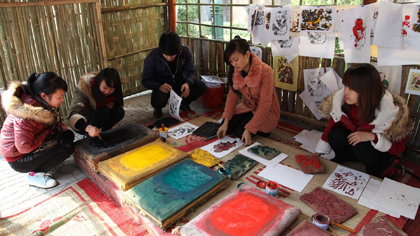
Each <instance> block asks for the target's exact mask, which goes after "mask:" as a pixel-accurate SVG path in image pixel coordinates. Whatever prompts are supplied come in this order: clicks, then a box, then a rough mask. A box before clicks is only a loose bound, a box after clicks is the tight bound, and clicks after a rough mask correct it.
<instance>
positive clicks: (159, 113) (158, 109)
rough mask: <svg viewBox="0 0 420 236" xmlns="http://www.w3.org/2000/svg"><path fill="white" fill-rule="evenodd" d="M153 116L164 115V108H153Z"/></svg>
mask: <svg viewBox="0 0 420 236" xmlns="http://www.w3.org/2000/svg"><path fill="white" fill-rule="evenodd" d="M153 117H154V118H156V119H158V118H161V117H162V108H155V109H154V110H153Z"/></svg>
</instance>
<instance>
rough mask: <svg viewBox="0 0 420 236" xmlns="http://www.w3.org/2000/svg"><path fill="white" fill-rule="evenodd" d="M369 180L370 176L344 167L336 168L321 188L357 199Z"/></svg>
mask: <svg viewBox="0 0 420 236" xmlns="http://www.w3.org/2000/svg"><path fill="white" fill-rule="evenodd" d="M369 178H370V176H369V175H368V174H366V173H363V172H360V171H357V170H353V169H350V168H347V167H344V166H337V168H336V169H335V170H334V172H333V173H332V174H331V175H330V177H328V179H327V181H325V183H324V185H323V186H322V187H323V188H325V189H328V190H331V191H333V192H336V193H339V194H342V195H345V196H348V197H351V198H354V199H359V197H360V195H361V194H362V192H363V189H365V187H366V185H367V183H368V181H369Z"/></svg>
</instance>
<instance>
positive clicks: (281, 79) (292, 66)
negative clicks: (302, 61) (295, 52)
mask: <svg viewBox="0 0 420 236" xmlns="http://www.w3.org/2000/svg"><path fill="white" fill-rule="evenodd" d="M298 72H299V57H298V56H297V57H295V59H293V60H292V61H291V62H289V61H288V60H287V59H286V58H285V57H284V56H278V57H275V58H274V82H275V85H276V87H277V88H281V89H286V90H289V91H297V80H298Z"/></svg>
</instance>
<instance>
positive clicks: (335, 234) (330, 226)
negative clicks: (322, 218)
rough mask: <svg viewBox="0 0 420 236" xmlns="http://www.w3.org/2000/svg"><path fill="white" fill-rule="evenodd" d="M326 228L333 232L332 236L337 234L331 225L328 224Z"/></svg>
mask: <svg viewBox="0 0 420 236" xmlns="http://www.w3.org/2000/svg"><path fill="white" fill-rule="evenodd" d="M328 228H329V229H330V230H331V232H332V233H333V234H334V236H337V233H336V232H335V231H334V230H333V228H332V227H331V226H329V225H328Z"/></svg>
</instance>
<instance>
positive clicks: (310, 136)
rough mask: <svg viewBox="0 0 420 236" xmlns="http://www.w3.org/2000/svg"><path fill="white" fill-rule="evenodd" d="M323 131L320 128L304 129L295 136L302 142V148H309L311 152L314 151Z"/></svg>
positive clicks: (297, 140)
mask: <svg viewBox="0 0 420 236" xmlns="http://www.w3.org/2000/svg"><path fill="white" fill-rule="evenodd" d="M321 136H322V132H320V131H318V130H311V131H308V130H302V132H300V133H298V134H297V135H295V136H294V138H295V140H296V142H299V143H301V144H302V146H300V147H301V148H303V149H305V150H308V151H309V152H312V153H314V152H315V148H316V145H317V144H318V141H319V140H320V139H321Z"/></svg>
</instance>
